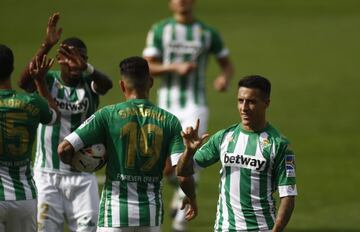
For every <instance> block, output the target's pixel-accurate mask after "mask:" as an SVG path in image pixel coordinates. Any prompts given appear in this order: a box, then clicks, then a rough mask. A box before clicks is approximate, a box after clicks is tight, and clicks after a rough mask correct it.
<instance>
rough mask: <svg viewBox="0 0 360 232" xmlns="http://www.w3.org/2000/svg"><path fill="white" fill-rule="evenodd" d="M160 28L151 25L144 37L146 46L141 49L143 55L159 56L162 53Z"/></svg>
mask: <svg viewBox="0 0 360 232" xmlns="http://www.w3.org/2000/svg"><path fill="white" fill-rule="evenodd" d="M161 34H162V33H161V28H160V27H159V26H158V25H153V26H152V27H151V29H150V31H149V32H148V34H147V37H146V46H145V49H144V51H143V56H144V57H160V56H161V55H162V36H161Z"/></svg>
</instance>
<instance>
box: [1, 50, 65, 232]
mask: <svg viewBox="0 0 360 232" xmlns="http://www.w3.org/2000/svg"><path fill="white" fill-rule="evenodd" d="M52 63H53V60H51V59H50V60H47V59H46V57H45V56H44V57H41V58H40V57H36V58H35V60H34V62H33V63H31V65H30V67H29V71H30V73H31V78H33V79H32V80H34V83H35V86H36V87H37V90H38V92H39V93H40V94H41V95H43V96H44V97H45V98H46V99H47V100H48V102H46V101H45V100H44V99H43V98H41V97H40V96H39V95H37V94H24V93H17V92H16V91H15V90H13V89H12V86H11V78H10V77H11V74H12V72H13V69H14V56H13V53H12V51H11V49H10V48H8V47H7V46H5V45H2V44H0V231H1V232H4V231H8V232H10V231H11V232H35V231H36V230H37V223H36V212H37V206H36V205H37V203H36V202H37V201H36V197H37V196H36V187H35V183H34V180H33V173H32V168H31V157H32V148H33V144H34V140H35V134H36V128H37V126H38V124H39V123H43V124H53V123H55V122H56V120H57V117H58V113H57V111H56V105H55V102H54V100H53V99H52V97H51V96H50V93H49V91H48V90H47V88H46V85H44V75H45V73H46V72H47V70H48V69H49V68H50V66H51V65H52ZM48 103H49V105H50V106H52V108H49V106H48Z"/></svg>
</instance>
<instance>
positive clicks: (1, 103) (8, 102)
mask: <svg viewBox="0 0 360 232" xmlns="http://www.w3.org/2000/svg"><path fill="white" fill-rule="evenodd" d="M0 107H9V108H21V109H23V110H25V111H28V112H30V113H31V114H32V115H38V114H39V108H38V107H36V106H34V105H32V104H29V103H28V102H24V101H22V100H20V99H5V100H0Z"/></svg>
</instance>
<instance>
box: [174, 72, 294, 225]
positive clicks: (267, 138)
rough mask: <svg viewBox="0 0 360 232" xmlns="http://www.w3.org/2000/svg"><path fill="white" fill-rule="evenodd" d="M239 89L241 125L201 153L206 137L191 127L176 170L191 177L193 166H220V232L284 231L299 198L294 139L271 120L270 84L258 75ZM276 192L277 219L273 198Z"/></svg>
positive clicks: (216, 137) (220, 133)
mask: <svg viewBox="0 0 360 232" xmlns="http://www.w3.org/2000/svg"><path fill="white" fill-rule="evenodd" d="M238 86H239V89H238V96H237V100H238V104H237V106H238V110H239V113H240V118H241V123H237V124H234V125H232V126H230V127H228V128H226V129H223V130H220V131H218V132H217V133H216V134H215V135H213V136H212V137H211V138H210V139H209V141H208V142H207V143H205V144H204V145H203V146H202V147H201V148H200V149H199V150H197V148H198V147H199V146H200V145H201V143H202V141H203V139H204V136H202V137H201V138H199V136H198V126H197V127H195V129H193V128H192V127H189V128H187V129H186V130H185V133H184V134H183V138H184V141H185V142H184V143H185V146H186V151H187V152H185V153H184V155H183V156H182V157H181V158H180V160H179V162H178V164H177V172H178V175H180V176H189V175H192V173H193V168H192V167H196V168H195V169H197V168H206V167H208V166H210V165H212V164H214V163H216V162H218V161H220V162H221V171H220V185H219V186H220V193H219V200H218V204H217V213H216V221H215V231H272V232H279V231H283V230H284V228H285V226H286V224H287V223H288V221H289V220H290V216H291V214H292V211H293V209H294V205H295V195H297V190H296V184H295V157H294V153H293V152H292V150H291V148H290V145H289V141H288V140H287V139H286V138H285V137H284V136H282V135H281V133H280V132H279V131H278V130H277V129H276V128H274V127H273V126H272V125H271V124H270V123H269V122H268V121H267V120H266V110H267V108H268V106H269V104H270V89H271V84H270V82H269V81H268V80H267V79H265V78H264V77H261V76H256V75H255V76H247V77H245V78H243V79H241V80H240V81H239V85H238ZM196 150H197V151H196ZM195 152H196V153H195ZM194 153H195V155H194ZM276 190H278V192H279V196H280V206H279V209H278V212H277V216H275V202H274V199H273V196H272V194H273V192H275V191H276Z"/></svg>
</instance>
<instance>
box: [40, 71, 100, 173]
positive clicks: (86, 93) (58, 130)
mask: <svg viewBox="0 0 360 232" xmlns="http://www.w3.org/2000/svg"><path fill="white" fill-rule="evenodd" d="M60 75H61V72H60V71H49V72H48V73H47V75H46V80H47V84H48V87H49V90H50V93H51V95H52V96H53V97H54V99H55V101H56V104H57V106H58V109H59V111H60V113H61V118H60V120H59V121H58V122H56V123H55V124H54V125H43V124H40V125H39V127H38V134H37V149H36V159H35V165H34V168H35V170H41V171H46V172H57V173H63V174H64V173H71V172H72V171H73V169H72V168H71V167H70V166H69V165H67V164H65V163H63V162H61V161H60V159H59V156H58V153H57V147H58V144H59V143H60V142H61V141H63V139H64V138H65V136H67V135H69V134H70V133H71V132H72V131H74V130H75V129H76V128H77V127H79V126H80V125H81V123H82V122H84V121H85V119H87V118H88V117H89V116H90V115H92V114H93V113H94V112H95V111H96V109H97V107H98V105H99V96H98V95H97V94H96V93H95V91H93V90H92V87H91V85H92V84H91V83H92V81H91V79H90V78H86V77H82V79H81V81H80V83H79V84H78V85H77V86H76V87H70V86H66V85H64V83H63V82H62V80H61V77H60Z"/></svg>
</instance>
